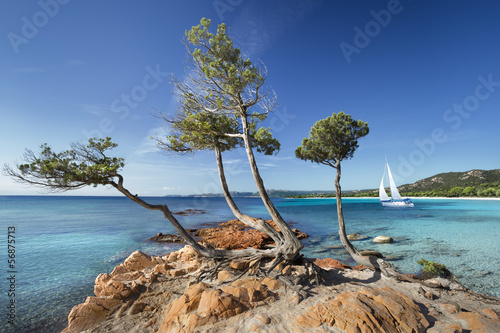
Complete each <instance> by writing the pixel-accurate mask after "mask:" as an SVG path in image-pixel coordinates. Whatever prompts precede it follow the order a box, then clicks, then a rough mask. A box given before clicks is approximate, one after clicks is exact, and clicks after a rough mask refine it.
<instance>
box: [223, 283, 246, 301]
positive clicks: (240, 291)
mask: <svg viewBox="0 0 500 333" xmlns="http://www.w3.org/2000/svg"><path fill="white" fill-rule="evenodd" d="M222 291H224V292H225V293H226V294H230V295H232V296H234V297H236V299H238V300H239V301H240V302H250V296H248V289H247V288H242V287H234V286H226V287H222Z"/></svg>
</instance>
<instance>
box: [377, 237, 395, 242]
mask: <svg viewBox="0 0 500 333" xmlns="http://www.w3.org/2000/svg"><path fill="white" fill-rule="evenodd" d="M372 242H374V243H393V242H394V239H392V237H389V236H377V237H375V238H374V239H372Z"/></svg>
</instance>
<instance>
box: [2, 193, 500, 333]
mask: <svg viewBox="0 0 500 333" xmlns="http://www.w3.org/2000/svg"><path fill="white" fill-rule="evenodd" d="M146 199H147V201H149V202H151V203H165V204H167V205H168V206H169V207H170V209H171V210H172V211H174V212H175V211H180V210H186V209H188V208H197V209H203V210H205V211H206V213H205V214H197V215H191V216H180V217H179V220H180V221H181V223H183V224H184V226H185V227H187V228H196V227H200V226H201V225H204V224H211V223H214V222H220V221H226V220H229V219H232V216H231V212H230V210H229V209H228V208H227V205H226V203H225V201H224V199H223V198H179V197H162V198H146ZM273 201H274V202H275V204H276V206H277V207H278V209H279V211H280V212H281V214H282V215H283V217H284V218H285V219H286V220H287V221H290V222H292V223H293V225H294V227H296V228H299V229H300V230H302V231H304V232H306V233H308V234H309V235H310V237H309V238H308V239H307V240H305V241H304V244H305V249H304V250H303V253H304V254H305V255H306V256H309V257H316V258H326V257H333V258H338V259H340V260H342V261H344V262H346V263H348V264H354V263H353V261H352V260H350V258H349V256H348V255H347V253H346V252H345V250H343V249H337V248H335V247H336V246H338V245H340V244H341V243H340V240H339V237H338V222H337V216H336V207H335V200H334V199H283V198H275V199H273ZM236 202H237V204H238V205H239V206H240V208H241V211H242V212H244V213H246V214H248V215H252V216H259V217H263V218H268V215H267V213H266V211H265V209H264V208H263V206H262V204H261V201H260V199H259V198H236ZM414 202H415V208H413V209H394V208H393V209H390V208H383V207H381V205H380V204H379V203H378V200H377V199H344V200H343V204H344V214H345V220H346V226H347V233H359V234H363V235H367V236H369V239H367V240H365V241H357V242H354V245H355V246H356V247H357V248H358V249H371V250H377V251H380V252H382V253H383V254H384V255H386V256H388V257H393V258H394V259H396V260H394V261H393V263H394V264H395V265H396V267H398V269H399V270H400V271H401V272H403V273H418V272H419V270H420V268H421V266H420V265H418V264H417V263H416V261H417V260H419V259H421V258H425V259H428V260H432V261H437V262H439V263H443V264H446V265H447V267H448V268H449V269H450V270H451V271H452V272H453V273H454V274H455V275H457V276H458V277H459V278H460V279H461V281H462V282H463V283H464V284H465V285H466V286H468V287H470V288H471V289H473V290H475V291H478V292H484V293H488V294H490V295H494V296H500V285H499V284H498V274H499V273H500V260H498V256H499V253H500V241H499V236H500V201H489V200H488V201H487V200H448V199H416V200H414ZM0 221H1V228H2V230H1V235H2V242H3V245H2V246H1V249H2V250H1V252H2V254H1V258H2V260H1V261H0V271H1V281H2V282H1V284H2V286H1V294H0V304H1V309H2V310H1V318H2V320H1V324H0V332H60V331H61V330H62V329H63V328H64V327H65V325H66V320H67V316H68V314H69V311H70V310H71V308H72V307H73V306H74V305H76V304H78V303H81V302H83V301H84V300H85V298H86V297H87V296H89V295H92V294H93V286H94V279H95V277H96V276H97V275H98V274H99V273H102V272H110V271H111V270H112V269H113V267H114V266H115V265H117V264H118V263H120V262H121V261H123V260H124V259H125V258H126V257H128V255H129V254H130V253H132V252H133V251H135V250H141V251H144V252H146V253H148V254H151V255H158V254H165V253H168V252H170V251H173V250H177V249H178V248H179V245H165V244H156V243H153V242H149V241H147V239H148V238H150V237H151V236H153V235H156V234H157V233H158V232H163V233H174V229H173V227H171V226H170V224H169V222H168V221H167V220H165V219H164V218H163V217H162V214H161V213H159V212H155V211H148V210H145V209H144V208H142V207H140V206H138V205H136V204H135V203H133V202H131V201H130V200H128V199H127V198H124V197H69V196H0ZM9 227H11V229H10V230H11V231H12V230H13V229H12V227H14V228H15V232H14V233H12V232H11V235H12V236H14V237H15V260H16V261H15V266H14V267H13V269H12V268H9V266H8V259H9V258H8V247H7V242H8V236H7V235H8V231H9ZM378 235H387V236H391V237H393V238H394V239H395V242H394V243H393V244H383V245H382V244H380V245H379V244H375V243H372V242H371V241H370V240H371V239H372V238H374V237H376V236H378ZM10 239H13V238H12V237H11V238H10ZM9 271H14V272H15V273H8V272H9ZM12 275H15V283H14V289H15V296H12V295H10V296H9V289H10V288H11V287H12V286H11V282H12V281H9V280H8V279H9V277H11V276H12ZM12 299H14V300H15V306H16V308H15V314H16V318H15V324H16V325H15V326H13V325H11V324H9V323H8V314H9V311H10V309H8V308H7V306H8V305H9V304H10V303H9V302H10V301H11V300H12Z"/></svg>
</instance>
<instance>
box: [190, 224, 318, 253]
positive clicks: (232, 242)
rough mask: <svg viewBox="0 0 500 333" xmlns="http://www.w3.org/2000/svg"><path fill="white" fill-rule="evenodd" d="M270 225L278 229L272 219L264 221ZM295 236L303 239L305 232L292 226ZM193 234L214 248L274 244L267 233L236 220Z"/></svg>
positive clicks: (233, 248)
mask: <svg viewBox="0 0 500 333" xmlns="http://www.w3.org/2000/svg"><path fill="white" fill-rule="evenodd" d="M266 222H267V223H269V224H270V225H271V226H273V227H274V228H276V229H277V230H279V229H278V228H277V227H276V225H275V224H274V222H273V221H272V220H268V221H266ZM292 231H293V232H294V234H295V236H296V237H297V238H298V239H305V238H307V237H308V235H307V234H305V233H303V232H301V231H300V230H298V229H296V228H293V229H292ZM195 236H197V237H201V239H202V241H203V242H204V243H206V244H208V245H210V246H212V247H214V248H219V249H224V250H241V249H246V248H249V247H253V248H255V249H264V248H266V247H268V246H270V245H274V241H273V240H272V238H271V237H269V235H267V234H265V233H263V232H261V231H259V230H255V229H251V228H249V227H247V226H245V225H244V224H243V223H241V222H240V221H238V220H231V221H228V222H223V223H220V224H219V226H218V227H215V228H205V229H199V230H197V231H196V232H195Z"/></svg>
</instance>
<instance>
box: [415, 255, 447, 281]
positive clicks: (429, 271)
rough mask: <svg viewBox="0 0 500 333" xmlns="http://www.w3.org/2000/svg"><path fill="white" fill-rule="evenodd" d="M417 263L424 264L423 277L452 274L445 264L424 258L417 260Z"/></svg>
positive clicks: (443, 276)
mask: <svg viewBox="0 0 500 333" xmlns="http://www.w3.org/2000/svg"><path fill="white" fill-rule="evenodd" d="M417 264H419V265H422V266H423V270H422V274H421V278H422V279H430V278H433V277H436V276H440V277H442V278H449V277H451V276H452V274H451V272H450V271H449V270H448V269H447V268H446V266H445V265H443V264H439V263H437V262H433V261H429V260H425V259H424V258H422V259H420V260H419V261H417Z"/></svg>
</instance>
